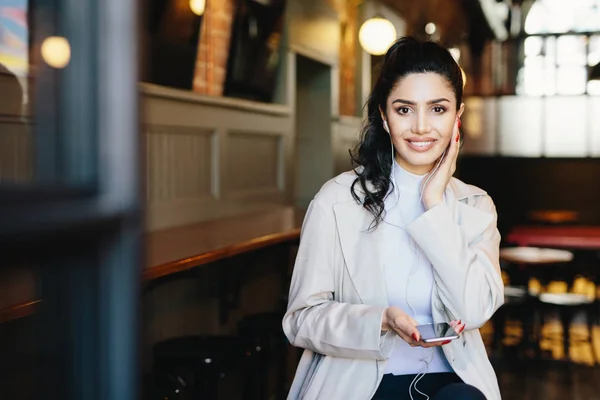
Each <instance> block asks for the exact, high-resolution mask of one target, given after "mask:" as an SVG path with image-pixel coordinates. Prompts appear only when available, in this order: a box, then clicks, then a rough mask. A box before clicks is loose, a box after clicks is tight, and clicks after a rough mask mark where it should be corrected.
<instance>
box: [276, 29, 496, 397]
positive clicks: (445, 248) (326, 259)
mask: <svg viewBox="0 0 600 400" xmlns="http://www.w3.org/2000/svg"><path fill="white" fill-rule="evenodd" d="M462 91H463V81H462V74H461V70H460V67H459V66H458V65H457V63H456V62H455V61H454V59H453V58H452V56H451V55H450V53H449V52H448V51H447V50H446V49H444V48H443V47H441V46H440V45H438V44H436V43H433V42H420V41H417V40H415V39H412V38H403V39H399V40H398V41H397V42H396V43H395V44H394V45H392V47H391V48H390V49H389V50H388V52H387V54H386V56H385V60H384V63H383V67H382V70H381V74H380V76H379V79H378V80H377V83H376V84H375V87H374V88H373V92H372V93H371V96H370V97H369V100H368V120H367V123H366V126H365V128H364V130H363V135H362V139H361V142H360V144H359V146H358V148H357V151H356V154H355V155H354V157H353V158H354V162H355V168H354V170H353V171H351V172H346V173H343V174H341V175H339V176H337V177H336V178H334V179H333V180H331V181H329V182H327V183H326V184H325V185H324V186H323V187H322V189H321V190H320V191H319V193H318V194H317V195H316V196H315V198H314V200H313V201H312V202H311V205H310V207H309V209H308V212H307V214H306V218H305V221H304V225H303V228H302V236H301V241H300V248H299V250H298V255H297V258H296V264H295V267H294V273H293V277H292V282H291V287H290V299H289V305H288V310H287V313H286V315H285V317H284V320H283V328H284V331H285V333H286V335H287V337H288V339H289V340H290V342H291V343H292V344H293V345H295V346H298V347H302V348H304V349H306V350H305V351H304V354H303V356H302V359H301V361H300V364H299V366H298V369H297V371H296V377H295V379H294V383H293V385H292V388H291V391H290V394H289V398H290V399H327V400H330V399H342V400H353V399H356V400H368V399H371V398H373V399H395V400H397V399H413V400H414V399H429V398H431V399H454V400H458V399H485V398H487V399H488V400H497V399H500V393H499V390H498V383H497V379H496V376H495V374H494V370H493V369H492V366H491V364H490V362H489V360H488V358H487V355H486V352H485V348H484V345H483V342H482V339H481V335H480V334H479V330H478V328H479V327H480V326H482V325H483V324H484V323H485V322H486V321H487V320H488V319H489V318H490V317H491V316H492V314H493V313H494V312H495V311H496V309H498V307H499V306H500V305H501V304H502V302H503V298H504V294H503V285H502V280H501V276H500V268H499V261H498V251H499V243H500V235H499V233H498V230H497V227H496V219H497V215H496V211H495V207H494V204H493V202H492V200H491V198H490V197H489V196H488V195H487V194H486V193H485V192H484V191H483V190H481V189H479V188H477V187H474V186H470V185H467V184H465V183H463V182H461V181H459V180H458V179H455V178H453V177H452V175H453V173H454V171H455V169H456V159H457V156H458V151H459V145H460V143H459V138H460V132H459V128H460V116H461V115H462V112H463V110H464V104H462ZM440 322H451V323H452V325H453V326H454V327H455V329H456V330H457V332H462V333H460V337H459V338H458V339H456V340H453V341H450V342H442V343H437V344H427V343H424V342H423V341H422V340H421V337H420V332H419V330H418V329H417V328H416V327H417V326H418V325H422V324H428V323H440ZM463 329H464V331H463ZM484 396H485V397H484Z"/></svg>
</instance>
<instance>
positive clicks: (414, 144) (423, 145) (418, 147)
mask: <svg viewBox="0 0 600 400" xmlns="http://www.w3.org/2000/svg"><path fill="white" fill-rule="evenodd" d="M435 142H437V140H436V139H430V138H414V139H406V143H408V146H409V147H410V148H411V149H413V150H414V151H418V152H420V153H422V152H425V151H428V150H431V148H432V147H433V146H434V145H435Z"/></svg>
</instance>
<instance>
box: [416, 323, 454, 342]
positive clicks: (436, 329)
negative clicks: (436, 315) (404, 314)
mask: <svg viewBox="0 0 600 400" xmlns="http://www.w3.org/2000/svg"><path fill="white" fill-rule="evenodd" d="M417 329H418V330H419V333H420V334H421V340H422V341H424V342H425V343H435V342H443V341H446V340H454V339H458V333H456V331H455V330H454V328H453V327H452V326H450V324H448V323H446V322H441V323H439V324H426V325H419V326H417Z"/></svg>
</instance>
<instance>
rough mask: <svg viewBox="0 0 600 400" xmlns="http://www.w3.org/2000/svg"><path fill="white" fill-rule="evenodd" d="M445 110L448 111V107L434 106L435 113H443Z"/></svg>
mask: <svg viewBox="0 0 600 400" xmlns="http://www.w3.org/2000/svg"><path fill="white" fill-rule="evenodd" d="M444 111H446V109H445V108H444V107H442V106H435V107H433V112H434V113H443V112H444Z"/></svg>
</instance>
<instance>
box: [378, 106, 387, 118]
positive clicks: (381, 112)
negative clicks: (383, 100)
mask: <svg viewBox="0 0 600 400" xmlns="http://www.w3.org/2000/svg"><path fill="white" fill-rule="evenodd" d="M377 108H379V114H381V119H382V120H383V121H385V120H386V119H387V118H386V116H385V113H384V112H383V110H382V109H381V106H377Z"/></svg>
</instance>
